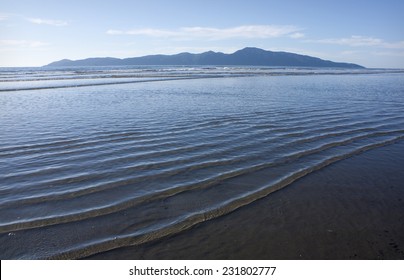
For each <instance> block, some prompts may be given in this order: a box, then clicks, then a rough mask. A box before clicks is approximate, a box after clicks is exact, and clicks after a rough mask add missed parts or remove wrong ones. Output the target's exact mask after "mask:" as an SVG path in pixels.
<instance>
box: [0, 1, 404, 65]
mask: <svg viewBox="0 0 404 280" xmlns="http://www.w3.org/2000/svg"><path fill="white" fill-rule="evenodd" d="M403 11H404V1H402V0H395V1H393V0H384V1H382V0H380V1H369V0H368V1H362V0H356V1H355V0H348V1H346V0H338V1H335V0H332V1H327V0H323V1H314V0H308V1H307V0H306V1H302V0H301V1H289V0H281V1H271V0H248V1H239V0H231V1H224V0H203V1H192V0H186V1H179V0H165V1H162V0H161V1H158V0H145V1H135V0H132V1H123V0H114V1H103V0H97V1H93V0H81V1H76V0H68V1H41V0H35V1H32V0H31V1H23V0H2V1H1V3H0V66H41V65H44V64H48V63H50V62H52V61H55V60H60V59H64V58H68V59H82V58H87V57H106V56H110V57H120V58H124V57H134V56H142V55H148V54H157V53H159V54H174V53H179V52H193V53H200V52H204V51H208V50H213V51H221V52H225V53H232V52H234V51H236V50H238V49H241V48H244V47H247V46H250V47H259V48H263V49H266V50H274V51H290V52H296V53H300V54H307V55H313V56H317V57H320V58H323V59H329V60H334V61H344V62H353V63H358V64H361V65H364V66H366V67H393V68H404V16H403Z"/></svg>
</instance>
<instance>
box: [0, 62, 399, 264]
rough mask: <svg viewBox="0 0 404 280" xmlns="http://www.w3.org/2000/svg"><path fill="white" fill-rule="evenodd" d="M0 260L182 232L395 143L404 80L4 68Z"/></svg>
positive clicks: (365, 73) (59, 254) (90, 250)
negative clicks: (352, 158) (356, 156)
mask: <svg viewBox="0 0 404 280" xmlns="http://www.w3.org/2000/svg"><path fill="white" fill-rule="evenodd" d="M0 131H1V133H0V247H1V250H0V257H1V258H2V259H18V258H24V259H31V258H79V257H84V256H89V255H91V254H94V253H97V252H102V251H106V250H110V249H113V248H118V247H121V246H126V245H132V244H140V243H143V242H146V241H149V240H153V239H156V238H160V237H162V236H165V235H167V234H171V233H176V232H179V231H182V230H185V229H187V228H189V227H191V226H193V225H195V224H197V223H200V222H203V221H205V220H208V219H211V218H214V217H218V216H221V215H223V214H225V213H228V212H230V211H233V210H234V209H237V208H239V207H241V206H243V205H246V204H249V203H252V202H253V201H255V200H257V199H258V198H260V197H263V196H266V195H268V194H270V193H271V192H273V191H274V190H277V189H280V188H282V187H284V186H286V185H288V184H290V183H291V182H293V181H294V180H296V179H298V178H300V177H302V176H304V175H306V174H308V173H311V172H313V171H315V170H318V169H320V168H323V167H325V166H327V165H329V164H331V163H333V162H336V161H338V160H342V159H344V158H347V157H349V156H352V155H354V154H357V153H359V152H362V151H366V150H369V149H372V148H376V147H379V146H383V145H388V144H391V143H394V142H396V141H398V140H400V139H403V138H404V74H403V73H400V72H398V73H397V72H395V73H391V72H383V71H373V72H372V71H370V70H362V72H359V73H356V72H354V73H352V72H351V73H345V72H344V71H342V70H338V71H335V70H328V71H324V70H323V71H318V70H316V69H311V70H293V69H275V70H274V69H245V68H237V69H236V68H233V69H229V68H200V69H198V68H192V69H188V68H172V69H167V68H157V69H155V68H146V69H105V68H102V69H101V70H100V69H79V70H77V69H76V70H75V69H67V70H66V69H65V70H63V69H60V70H58V71H56V70H54V71H50V70H49V71H44V70H41V71H39V70H32V69H25V70H23V69H20V70H18V71H17V70H13V71H12V70H10V69H6V70H4V69H3V71H0Z"/></svg>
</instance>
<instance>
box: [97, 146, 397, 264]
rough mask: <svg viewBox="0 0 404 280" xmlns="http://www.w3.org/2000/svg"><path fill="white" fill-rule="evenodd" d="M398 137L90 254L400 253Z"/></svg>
mask: <svg viewBox="0 0 404 280" xmlns="http://www.w3.org/2000/svg"><path fill="white" fill-rule="evenodd" d="M403 171H404V141H400V142H397V143H395V144H393V145H388V146H384V147H380V148H377V149H373V150H370V151H367V152H364V153H361V154H359V155H355V156H353V157H351V158H348V159H345V160H342V161H339V162H337V163H334V164H332V165H330V166H328V167H325V168H323V169H321V170H319V171H316V172H314V173H312V174H310V175H308V176H305V177H303V178H301V179H299V180H297V181H296V182H294V183H292V184H291V185H289V186H288V187H286V188H283V189H282V190H280V191H277V192H274V193H272V194H270V195H269V196H267V197H265V198H263V199H260V200H258V201H256V202H255V203H252V204H250V205H248V206H245V207H242V208H240V209H238V210H236V211H234V212H232V213H230V214H228V215H225V216H222V217H220V218H217V219H214V220H211V221H207V222H204V223H201V224H198V225H197V226H194V227H193V228H192V229H190V230H187V231H184V232H181V233H180V234H177V235H173V236H169V237H166V238H162V239H160V240H157V241H154V242H150V243H145V244H142V245H139V246H131V247H125V248H120V249H115V250H111V251H109V252H104V253H101V254H96V255H93V256H91V257H90V259H280V260H286V259H297V260H298V259H307V260H313V259H314V260H315V259H337V260H339V259H346V260H350V259H375V260H377V259H404V234H403V233H404V172H403Z"/></svg>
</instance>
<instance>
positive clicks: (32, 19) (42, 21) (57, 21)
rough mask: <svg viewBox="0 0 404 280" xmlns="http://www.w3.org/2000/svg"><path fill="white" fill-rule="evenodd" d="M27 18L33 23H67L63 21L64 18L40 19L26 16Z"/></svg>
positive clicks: (63, 24) (54, 24) (56, 24)
mask: <svg viewBox="0 0 404 280" xmlns="http://www.w3.org/2000/svg"><path fill="white" fill-rule="evenodd" d="M27 20H28V21H29V22H31V23H35V24H45V25H52V26H66V25H68V23H67V21H64V20H54V19H42V18H27Z"/></svg>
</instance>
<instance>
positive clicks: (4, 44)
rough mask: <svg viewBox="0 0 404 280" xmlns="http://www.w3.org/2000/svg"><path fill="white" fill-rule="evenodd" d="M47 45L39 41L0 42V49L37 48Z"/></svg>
mask: <svg viewBox="0 0 404 280" xmlns="http://www.w3.org/2000/svg"><path fill="white" fill-rule="evenodd" d="M47 45H49V44H48V43H45V42H41V41H29V40H0V47H20V48H21V47H22V48H39V47H43V46H47Z"/></svg>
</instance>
